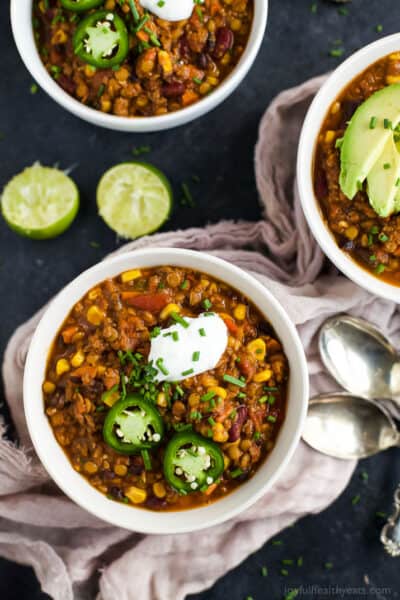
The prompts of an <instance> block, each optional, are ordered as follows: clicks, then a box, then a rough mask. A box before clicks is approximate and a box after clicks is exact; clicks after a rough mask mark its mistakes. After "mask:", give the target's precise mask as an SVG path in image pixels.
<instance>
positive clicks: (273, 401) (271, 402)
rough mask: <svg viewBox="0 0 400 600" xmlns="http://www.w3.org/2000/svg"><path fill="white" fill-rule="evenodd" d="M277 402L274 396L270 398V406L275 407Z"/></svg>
mask: <svg viewBox="0 0 400 600" xmlns="http://www.w3.org/2000/svg"><path fill="white" fill-rule="evenodd" d="M275 402H276V398H275V397H274V396H268V404H270V405H271V406H273V405H274V404H275Z"/></svg>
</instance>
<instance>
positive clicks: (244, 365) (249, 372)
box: [238, 353, 256, 380]
mask: <svg viewBox="0 0 400 600" xmlns="http://www.w3.org/2000/svg"><path fill="white" fill-rule="evenodd" d="M238 367H239V371H240V372H241V373H242V375H244V376H245V377H246V379H247V380H250V379H252V378H253V375H254V373H255V372H256V365H255V363H254V362H253V361H252V360H251V359H250V357H249V355H248V354H244V353H243V354H240V362H239V363H238Z"/></svg>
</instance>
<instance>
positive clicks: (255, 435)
mask: <svg viewBox="0 0 400 600" xmlns="http://www.w3.org/2000/svg"><path fill="white" fill-rule="evenodd" d="M260 439H261V433H260V431H256V432H255V433H254V435H253V440H255V441H256V442H257V441H258V440H260Z"/></svg>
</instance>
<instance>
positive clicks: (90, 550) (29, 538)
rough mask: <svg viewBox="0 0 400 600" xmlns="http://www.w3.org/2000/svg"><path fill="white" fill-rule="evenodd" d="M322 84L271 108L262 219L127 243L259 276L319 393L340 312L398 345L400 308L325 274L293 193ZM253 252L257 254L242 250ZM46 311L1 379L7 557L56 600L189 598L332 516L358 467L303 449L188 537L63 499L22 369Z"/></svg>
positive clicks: (1, 505)
mask: <svg viewBox="0 0 400 600" xmlns="http://www.w3.org/2000/svg"><path fill="white" fill-rule="evenodd" d="M322 81H323V78H317V79H313V80H311V81H308V82H306V83H305V84H303V85H301V86H300V87H297V88H294V89H291V90H288V91H286V92H283V93H282V94H280V95H279V96H278V97H277V98H276V99H275V100H274V102H273V103H272V104H271V106H270V107H269V108H268V110H267V112H266V113H265V115H264V117H263V119H262V121H261V124H260V131H259V140H258V143H257V147H256V157H255V167H256V178H257V185H258V189H259V193H260V201H261V203H262V206H263V211H264V215H263V217H264V218H263V220H262V221H260V222H258V223H246V222H240V223H232V222H222V223H219V224H217V225H212V226H209V227H206V228H205V229H189V230H187V231H178V232H174V233H164V234H158V235H154V236H151V237H147V238H144V239H141V240H138V241H136V242H132V243H130V244H127V245H125V246H124V247H122V248H120V249H119V250H118V252H126V251H128V250H132V249H135V248H141V247H145V246H153V247H154V246H174V247H184V248H194V249H197V250H202V251H205V252H210V253H212V254H216V255H218V256H220V257H222V258H225V259H227V260H229V261H231V262H233V263H235V264H236V265H238V266H240V267H242V268H243V269H246V270H249V271H251V272H252V273H253V274H254V275H255V276H256V277H257V278H258V279H259V280H260V281H261V282H262V283H263V284H264V285H265V286H266V287H268V289H270V290H271V291H272V293H273V294H275V296H276V297H277V298H278V299H279V300H280V302H281V303H282V305H283V306H284V307H285V308H286V310H287V312H288V313H289V315H290V317H291V318H292V320H293V321H294V323H295V324H296V325H297V327H298V329H299V332H300V335H301V338H302V341H303V344H304V347H305V350H306V352H307V357H308V364H309V370H310V376H311V389H312V393H313V394H314V393H317V392H322V391H327V390H329V389H332V388H333V387H334V384H333V382H332V380H330V378H329V377H328V376H327V375H326V374H325V373H324V371H323V367H322V365H321V363H320V361H319V357H318V352H317V345H316V334H317V331H318V328H319V327H320V325H321V323H322V322H323V321H324V320H325V319H326V318H327V317H329V316H330V315H332V314H335V313H337V312H352V314H355V315H359V316H363V317H364V318H366V319H369V320H371V321H373V322H376V323H378V324H379V326H380V328H381V329H382V330H383V331H384V332H385V333H386V334H388V335H390V336H391V338H392V339H393V341H394V342H400V319H399V315H398V314H397V312H396V306H395V305H394V304H393V303H390V302H386V301H384V300H380V299H377V298H375V297H373V296H371V295H369V294H368V293H367V292H365V291H364V290H362V289H360V288H358V287H356V286H355V285H354V284H352V283H351V282H349V281H348V280H346V279H345V278H344V277H342V276H340V275H339V274H338V273H337V272H336V271H335V269H334V268H333V267H332V266H331V271H330V272H329V274H325V275H322V276H319V274H320V272H321V269H322V266H323V256H322V254H321V251H320V250H319V248H318V247H317V245H316V243H315V241H314V240H313V238H312V237H311V234H310V232H309V230H308V228H307V226H306V223H305V220H304V217H303V214H302V212H301V208H300V204H299V200H298V197H297V192H296V189H295V157H296V148H297V141H298V136H299V132H300V127H301V123H302V120H303V117H304V114H305V111H306V109H307V107H308V105H309V103H310V100H311V99H312V97H313V95H314V94H315V92H316V91H317V89H318V88H319V86H320V85H321V83H322ZM243 248H251V250H243ZM39 317H40V313H39V314H37V315H35V316H34V317H33V318H32V319H31V320H30V321H28V322H27V323H25V324H24V325H22V326H21V327H20V328H19V329H18V330H17V331H16V332H15V334H14V335H13V337H12V339H11V340H10V343H9V346H8V348H7V351H6V355H5V359H4V365H3V376H4V382H5V390H6V398H7V401H8V404H9V406H10V410H11V413H12V417H13V419H14V423H15V425H16V428H17V431H18V435H19V439H20V444H19V446H14V445H13V444H11V443H10V442H7V441H6V437H5V427H4V424H1V423H0V434H1V439H0V555H2V556H4V557H6V558H8V559H10V560H14V561H17V562H20V563H23V564H28V565H31V566H32V567H33V568H34V570H35V573H36V575H37V577H38V578H39V580H40V583H41V586H42V588H43V590H44V591H46V592H47V593H48V594H49V595H50V596H51V597H52V598H54V599H55V600H88V599H91V600H94V599H95V598H97V600H115V598H118V599H119V600H136V599H137V598H141V599H142V600H183V598H185V596H186V595H187V594H190V593H195V592H198V591H200V590H203V589H205V588H207V587H209V586H211V585H212V584H213V583H214V582H215V581H216V580H217V579H218V578H219V577H221V576H222V575H223V574H224V573H226V572H227V571H228V570H230V569H232V568H233V567H235V566H236V565H238V564H239V563H240V562H241V561H242V560H244V559H245V558H246V557H247V556H248V555H249V554H250V553H252V552H254V551H256V550H257V549H258V548H259V547H260V546H262V545H263V544H264V543H265V542H266V541H267V540H268V539H269V538H271V537H272V536H273V535H275V534H276V533H277V532H278V531H280V530H282V529H283V528H285V527H287V526H288V525H290V524H292V523H293V522H294V521H296V520H297V519H299V518H300V517H302V516H304V515H305V514H308V513H317V512H319V511H322V510H323V509H325V508H326V507H327V506H328V505H329V504H330V503H331V502H333V501H334V500H335V499H336V498H337V496H338V495H339V494H340V493H341V492H342V491H343V490H344V488H345V487H346V485H347V483H348V481H349V478H350V476H351V474H352V472H353V469H354V466H355V464H354V463H353V462H342V461H337V460H333V459H330V458H328V457H325V456H322V455H320V454H318V453H316V452H314V451H312V450H311V449H310V448H308V447H307V446H306V445H305V444H304V443H301V444H300V445H299V447H298V449H297V451H296V453H295V456H294V458H293V460H292V461H291V464H290V465H289V467H288V468H287V470H286V472H285V473H284V475H283V477H281V479H280V481H279V482H278V483H277V484H276V485H275V486H274V487H273V489H272V490H271V491H270V492H269V493H268V494H266V495H265V497H263V498H262V499H261V500H260V501H259V502H257V504H255V505H254V506H253V507H252V508H250V509H249V510H247V511H246V512H245V513H243V514H241V515H239V516H238V517H237V518H236V519H234V520H231V521H229V522H227V523H224V524H222V525H220V526H217V527H214V528H213V530H212V535H210V532H209V531H207V530H205V531H203V532H199V533H193V534H184V535H178V536H143V535H139V534H132V533H130V532H128V531H125V530H123V529H118V528H115V527H110V526H109V525H107V524H106V523H104V522H102V521H100V520H98V519H97V518H95V517H94V516H91V515H90V514H89V513H87V512H85V511H84V510H82V509H81V508H79V507H78V506H76V505H75V504H74V503H72V502H71V501H70V500H69V499H68V498H66V497H65V496H64V495H63V494H61V493H60V491H59V490H58V488H56V486H55V485H54V484H53V483H52V482H51V481H50V480H49V478H48V476H47V474H46V472H45V471H44V469H43V467H42V466H41V465H40V463H39V461H38V459H37V457H36V456H35V454H34V452H33V450H32V447H31V443H30V439H29V436H28V432H27V429H26V424H25V420H24V414H23V408H22V373H23V367H24V361H25V356H26V351H27V349H28V346H29V341H30V338H31V336H32V333H33V331H34V329H35V327H36V324H37V322H38V319H39Z"/></svg>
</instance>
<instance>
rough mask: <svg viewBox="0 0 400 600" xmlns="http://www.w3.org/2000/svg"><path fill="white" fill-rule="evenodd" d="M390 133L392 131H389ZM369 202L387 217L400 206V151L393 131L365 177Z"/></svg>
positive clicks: (377, 211) (380, 213)
mask: <svg viewBox="0 0 400 600" xmlns="http://www.w3.org/2000/svg"><path fill="white" fill-rule="evenodd" d="M391 133H392V132H391ZM367 181H368V188H367V193H368V197H369V202H370V204H371V206H372V208H373V209H374V211H375V212H376V213H377V214H378V215H379V216H380V217H389V216H390V215H391V214H393V213H394V212H396V210H398V208H397V207H398V206H400V203H399V201H398V200H397V196H399V197H400V190H399V186H398V183H400V153H399V150H398V148H397V146H396V144H395V142H394V137H393V133H392V135H391V136H390V137H389V139H388V141H387V142H386V144H385V146H384V148H383V152H382V154H381V155H380V157H379V158H378V160H377V161H376V163H375V164H374V166H373V167H372V169H371V171H370V172H369V174H368V177H367Z"/></svg>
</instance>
